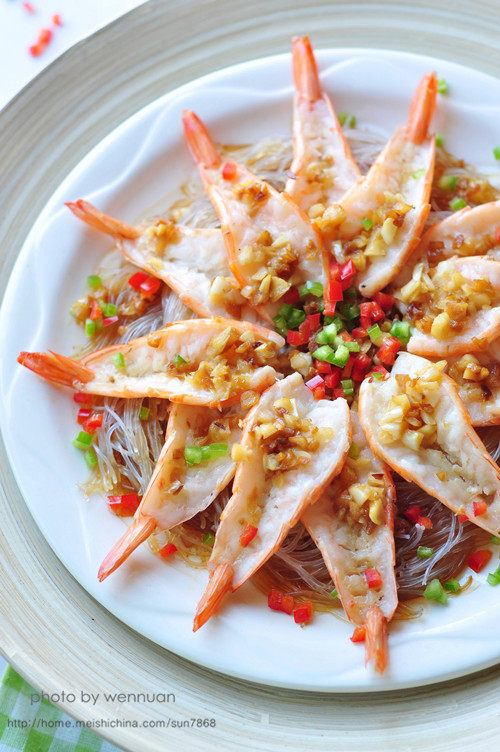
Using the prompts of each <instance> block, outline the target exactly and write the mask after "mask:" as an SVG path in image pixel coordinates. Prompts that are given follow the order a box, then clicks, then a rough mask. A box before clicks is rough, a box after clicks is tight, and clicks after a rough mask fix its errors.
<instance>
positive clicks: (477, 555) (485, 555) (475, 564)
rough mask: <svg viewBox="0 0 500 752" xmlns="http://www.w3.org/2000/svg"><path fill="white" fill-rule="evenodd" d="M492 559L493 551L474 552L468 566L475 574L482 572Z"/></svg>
mask: <svg viewBox="0 0 500 752" xmlns="http://www.w3.org/2000/svg"><path fill="white" fill-rule="evenodd" d="M491 557H492V553H491V551H488V550H486V549H483V550H481V551H474V553H473V554H471V555H470V556H469V558H468V560H467V564H468V565H469V567H470V568H471V569H473V570H474V572H480V571H481V570H482V569H484V567H485V566H486V564H487V563H488V562H489V560H490V559H491Z"/></svg>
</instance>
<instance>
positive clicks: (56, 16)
mask: <svg viewBox="0 0 500 752" xmlns="http://www.w3.org/2000/svg"><path fill="white" fill-rule="evenodd" d="M52 23H53V24H54V26H62V25H63V23H62V18H61V14H60V13H54V15H53V16H52Z"/></svg>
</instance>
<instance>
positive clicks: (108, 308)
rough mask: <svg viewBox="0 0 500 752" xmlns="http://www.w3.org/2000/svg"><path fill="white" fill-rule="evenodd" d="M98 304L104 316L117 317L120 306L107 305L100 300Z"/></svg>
mask: <svg viewBox="0 0 500 752" xmlns="http://www.w3.org/2000/svg"><path fill="white" fill-rule="evenodd" d="M98 303H99V308H100V309H101V311H102V315H103V316H106V317H107V316H116V313H117V311H118V306H116V305H115V304H114V303H106V302H105V301H104V300H99V301H98Z"/></svg>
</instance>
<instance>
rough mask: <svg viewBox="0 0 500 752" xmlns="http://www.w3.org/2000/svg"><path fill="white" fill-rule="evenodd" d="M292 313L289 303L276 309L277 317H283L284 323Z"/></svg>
mask: <svg viewBox="0 0 500 752" xmlns="http://www.w3.org/2000/svg"><path fill="white" fill-rule="evenodd" d="M292 311H293V306H292V305H290V303H283V304H282V305H280V307H279V309H278V316H283V318H284V319H285V321H288V317H289V316H290V314H291V312H292Z"/></svg>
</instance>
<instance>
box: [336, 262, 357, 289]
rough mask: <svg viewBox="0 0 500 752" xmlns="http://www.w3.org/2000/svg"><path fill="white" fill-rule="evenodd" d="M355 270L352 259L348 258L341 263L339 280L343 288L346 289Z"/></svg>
mask: <svg viewBox="0 0 500 752" xmlns="http://www.w3.org/2000/svg"><path fill="white" fill-rule="evenodd" d="M356 272H357V269H356V266H355V264H354V261H353V260H352V259H349V261H346V262H345V263H344V264H342V265H341V267H340V282H341V284H342V289H343V290H347V288H348V287H350V286H351V281H352V278H353V277H354V275H355V274H356Z"/></svg>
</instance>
